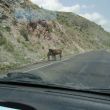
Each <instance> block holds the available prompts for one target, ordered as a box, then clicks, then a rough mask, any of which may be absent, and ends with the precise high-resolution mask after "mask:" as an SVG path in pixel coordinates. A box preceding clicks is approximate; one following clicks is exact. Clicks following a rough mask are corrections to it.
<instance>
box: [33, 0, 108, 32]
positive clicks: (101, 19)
mask: <svg viewBox="0 0 110 110" xmlns="http://www.w3.org/2000/svg"><path fill="white" fill-rule="evenodd" d="M31 1H32V2H33V3H35V4H37V5H39V6H40V7H42V8H44V9H48V10H54V11H64V12H73V13H76V14H78V15H80V16H83V17H85V18H86V19H89V20H91V21H93V22H95V23H97V24H98V25H101V26H102V27H103V28H104V29H105V30H106V31H109V32H110V20H109V19H110V12H109V10H110V0H31Z"/></svg>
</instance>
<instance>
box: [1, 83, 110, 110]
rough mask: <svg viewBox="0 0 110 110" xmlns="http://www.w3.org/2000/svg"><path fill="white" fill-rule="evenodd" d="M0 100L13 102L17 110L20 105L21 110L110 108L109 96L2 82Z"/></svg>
mask: <svg viewBox="0 0 110 110" xmlns="http://www.w3.org/2000/svg"><path fill="white" fill-rule="evenodd" d="M0 102H1V103H0V106H2V105H3V103H4V102H5V103H8V104H10V103H13V104H15V106H14V108H15V109H16V110H18V109H17V108H16V107H17V106H18V105H22V106H21V108H19V110H110V97H108V96H101V95H96V94H91V93H84V92H83V93H82V92H76V91H67V90H66V91H64V90H57V89H53V88H52V89H51V88H49V89H48V88H42V87H27V86H19V85H7V84H0ZM7 106H8V107H9V106H10V105H7ZM11 106H12V104H11ZM25 106H26V107H27V109H24V108H25ZM7 110H8V109H7ZM12 110H13V109H12Z"/></svg>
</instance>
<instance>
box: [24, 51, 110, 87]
mask: <svg viewBox="0 0 110 110" xmlns="http://www.w3.org/2000/svg"><path fill="white" fill-rule="evenodd" d="M24 72H28V73H32V74H36V75H39V76H41V77H42V78H43V80H45V81H49V82H52V83H53V82H54V83H60V84H65V85H71V86H74V87H77V88H88V87H91V88H110V53H108V52H106V51H91V52H87V53H83V54H79V55H77V56H75V57H72V58H68V59H65V60H62V61H54V62H50V63H48V64H45V65H41V66H37V67H36V66H35V67H34V68H31V69H28V70H25V71H24Z"/></svg>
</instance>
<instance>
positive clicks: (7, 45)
mask: <svg viewBox="0 0 110 110" xmlns="http://www.w3.org/2000/svg"><path fill="white" fill-rule="evenodd" d="M4 48H5V49H6V50H7V51H9V52H13V51H14V45H13V44H12V43H11V42H10V41H8V40H6V42H5V44H4Z"/></svg>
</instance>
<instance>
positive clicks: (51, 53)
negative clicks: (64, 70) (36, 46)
mask: <svg viewBox="0 0 110 110" xmlns="http://www.w3.org/2000/svg"><path fill="white" fill-rule="evenodd" d="M56 55H59V56H60V60H61V58H62V50H61V49H49V51H48V54H47V57H48V60H50V56H52V58H54V60H56Z"/></svg>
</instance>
